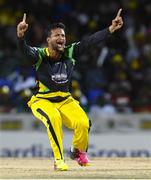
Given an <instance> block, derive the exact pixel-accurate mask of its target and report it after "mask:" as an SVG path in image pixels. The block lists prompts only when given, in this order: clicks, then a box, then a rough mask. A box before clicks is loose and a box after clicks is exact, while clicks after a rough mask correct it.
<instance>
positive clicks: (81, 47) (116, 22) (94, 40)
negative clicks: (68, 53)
mask: <svg viewBox="0 0 151 180" xmlns="http://www.w3.org/2000/svg"><path fill="white" fill-rule="evenodd" d="M121 11H122V9H119V11H118V13H117V15H116V17H115V18H114V19H113V20H112V24H111V25H110V26H109V27H108V28H106V29H103V30H101V31H98V32H96V33H94V34H92V35H91V36H88V37H87V38H85V39H84V40H82V41H81V42H78V43H77V44H76V45H75V48H74V55H75V57H77V56H79V55H81V54H82V53H83V51H89V48H90V47H93V46H96V45H98V44H100V43H101V42H102V41H104V40H106V38H107V37H108V36H109V35H111V34H112V33H114V32H115V31H117V30H118V29H120V28H121V27H122V25H123V20H122V17H121Z"/></svg>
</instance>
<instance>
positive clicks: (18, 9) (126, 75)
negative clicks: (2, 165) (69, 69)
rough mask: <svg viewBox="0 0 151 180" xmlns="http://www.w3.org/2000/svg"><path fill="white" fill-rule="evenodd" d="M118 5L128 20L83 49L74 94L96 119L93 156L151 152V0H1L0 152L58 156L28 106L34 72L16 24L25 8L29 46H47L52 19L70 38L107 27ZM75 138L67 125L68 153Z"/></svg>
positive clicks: (91, 153) (93, 133) (93, 132)
mask: <svg viewBox="0 0 151 180" xmlns="http://www.w3.org/2000/svg"><path fill="white" fill-rule="evenodd" d="M119 8H122V9H123V11H122V14H121V15H122V17H123V21H124V26H123V27H122V29H121V30H119V31H118V32H116V33H114V35H113V36H111V37H110V38H109V39H107V40H106V41H105V42H103V43H102V44H101V45H98V47H95V48H92V49H90V50H89V51H88V52H87V53H83V55H82V56H81V57H80V59H79V60H78V62H77V65H76V69H75V71H74V74H73V80H72V90H71V93H72V95H73V96H74V98H76V99H77V100H79V101H80V104H81V106H82V107H83V108H84V110H85V111H86V113H87V114H88V116H89V118H90V119H91V121H92V128H91V134H90V155H92V156H145V157H150V156H151V2H150V1H149V0H118V1H115V0H108V1H107V0H106V1H105V0H101V1H99V0H93V1H91V0H76V1H71V0H30V1H29V0H27V1H19V0H13V1H11V0H0V156H2V157H7V156H16V157H18V156H25V157H26V156H49V154H51V153H49V152H50V148H49V142H48V140H47V135H46V130H45V128H44V127H43V125H42V124H41V123H40V122H39V121H37V120H35V118H34V117H33V116H32V114H31V111H30V109H29V108H28V107H27V102H28V100H29V99H30V97H31V96H32V93H33V91H34V88H35V71H34V69H33V68H32V66H31V64H30V61H28V60H27V59H23V58H22V57H21V56H20V54H19V51H18V50H17V37H16V26H17V24H18V23H19V22H20V21H21V20H22V17H23V13H25V12H26V13H27V23H28V24H29V29H28V33H27V34H26V39H27V42H28V44H30V45H31V46H35V47H44V46H45V45H46V44H45V43H46V41H45V40H46V35H45V30H46V28H47V26H48V25H49V24H50V23H52V22H60V21H61V22H63V23H64V24H65V25H66V36H67V44H70V43H73V42H78V41H80V40H81V39H83V38H84V37H86V36H88V35H90V34H92V33H94V32H96V31H98V30H101V29H104V28H106V27H108V26H109V25H110V24H111V21H112V19H113V18H114V17H115V16H116V14H117V12H118V9H119ZM68 138H69V139H70V138H71V134H70V132H68V130H67V129H65V142H64V144H65V153H68V147H69V144H68V143H69V141H68V140H67V139H68ZM91 139H94V140H93V142H91ZM17 141H18V142H17ZM38 152H39V153H38Z"/></svg>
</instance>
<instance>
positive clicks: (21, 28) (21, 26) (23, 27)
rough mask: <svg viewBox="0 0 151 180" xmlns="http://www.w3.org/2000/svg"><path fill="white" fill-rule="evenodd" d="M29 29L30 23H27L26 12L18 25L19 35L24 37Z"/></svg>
mask: <svg viewBox="0 0 151 180" xmlns="http://www.w3.org/2000/svg"><path fill="white" fill-rule="evenodd" d="M27 29H28V24H27V23H26V13H24V16H23V19H22V21H21V22H20V23H19V24H18V25H17V36H18V37H19V38H22V37H23V36H24V34H25V32H26V31H27Z"/></svg>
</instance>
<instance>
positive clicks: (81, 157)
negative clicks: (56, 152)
mask: <svg viewBox="0 0 151 180" xmlns="http://www.w3.org/2000/svg"><path fill="white" fill-rule="evenodd" d="M70 158H71V159H73V160H76V161H77V163H78V164H79V165H80V166H89V165H90V160H89V159H88V157H87V154H86V152H83V151H80V150H79V149H75V148H74V149H73V150H70Z"/></svg>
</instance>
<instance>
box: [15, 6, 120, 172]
mask: <svg viewBox="0 0 151 180" xmlns="http://www.w3.org/2000/svg"><path fill="white" fill-rule="evenodd" d="M121 11H122V9H119V11H118V13H117V16H116V17H115V19H113V20H112V23H111V25H110V26H109V27H108V28H106V29H104V30H102V31H98V32H96V33H94V34H92V35H91V36H89V37H87V38H86V39H84V40H82V41H81V42H75V43H73V44H71V45H68V46H66V35H65V25H64V24H63V23H53V24H51V25H50V26H49V29H48V34H47V39H46V41H47V47H44V48H40V47H39V48H37V47H31V46H29V45H27V44H26V40H25V32H26V31H27V29H28V24H27V22H26V14H24V16H23V19H22V21H21V22H20V23H19V24H18V25H17V37H18V46H19V49H20V51H21V53H22V54H23V55H24V56H25V57H26V58H27V61H31V62H32V63H33V65H34V67H35V70H36V73H37V80H36V86H37V89H38V90H37V92H36V93H35V94H34V95H33V96H32V97H31V100H30V101H29V102H28V106H29V107H30V108H31V110H32V113H33V114H34V116H35V117H36V118H37V119H39V120H40V121H42V122H43V123H44V125H45V126H46V128H47V133H48V138H49V141H50V144H51V147H52V150H53V153H54V169H55V170H58V171H67V170H68V169H69V167H68V165H67V164H66V162H65V159H64V152H63V143H62V140H63V132H62V125H64V126H66V127H67V128H69V129H72V130H73V139H72V146H71V150H70V151H71V156H70V157H71V158H72V159H74V160H76V161H77V163H78V164H79V165H81V166H87V165H89V163H90V161H89V159H88V157H87V154H86V152H87V149H88V136H89V128H90V123H89V119H88V117H87V115H86V113H85V112H84V110H83V109H82V108H81V107H80V105H79V102H78V101H76V100H75V99H74V98H73V97H72V96H71V94H70V92H69V85H70V83H71V77H72V73H73V70H74V66H75V63H76V61H77V60H78V58H79V56H80V55H81V54H82V53H83V52H84V51H85V52H86V51H89V48H90V47H94V48H95V47H96V46H97V45H98V44H99V43H101V42H102V41H104V40H105V39H106V38H107V37H108V35H110V34H112V33H113V32H115V31H117V30H118V29H120V28H121V27H122V25H123V20H122V17H121ZM77 28H78V27H77Z"/></svg>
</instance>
